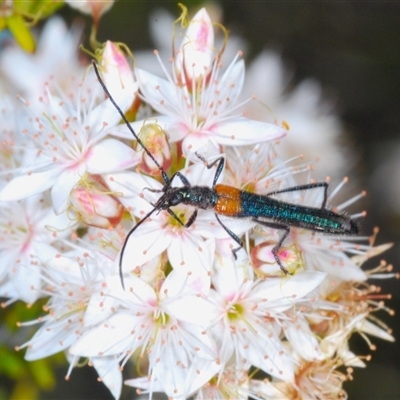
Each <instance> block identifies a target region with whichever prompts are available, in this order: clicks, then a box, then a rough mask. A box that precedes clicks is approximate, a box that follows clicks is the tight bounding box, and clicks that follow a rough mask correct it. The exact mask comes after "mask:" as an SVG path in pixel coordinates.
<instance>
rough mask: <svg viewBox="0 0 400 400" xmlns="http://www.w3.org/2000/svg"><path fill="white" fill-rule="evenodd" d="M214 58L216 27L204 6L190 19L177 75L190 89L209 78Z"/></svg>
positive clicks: (182, 45) (178, 55)
mask: <svg viewBox="0 0 400 400" xmlns="http://www.w3.org/2000/svg"><path fill="white" fill-rule="evenodd" d="M213 60H214V29H213V26H212V22H211V19H210V16H209V15H208V13H207V11H206V9H205V8H202V9H201V10H200V11H199V12H198V13H197V14H196V15H195V16H194V17H193V19H192V20H191V21H190V23H189V27H188V28H187V30H186V32H185V34H184V37H183V41H182V43H181V46H180V51H179V53H178V54H177V57H176V62H175V66H176V68H177V71H178V73H177V76H178V77H180V78H181V79H182V81H183V82H182V83H185V84H186V85H187V86H188V88H189V90H191V89H192V85H193V83H194V84H195V85H197V84H199V83H201V82H202V81H203V80H204V79H207V77H208V76H209V74H210V72H211V65H212V62H213Z"/></svg>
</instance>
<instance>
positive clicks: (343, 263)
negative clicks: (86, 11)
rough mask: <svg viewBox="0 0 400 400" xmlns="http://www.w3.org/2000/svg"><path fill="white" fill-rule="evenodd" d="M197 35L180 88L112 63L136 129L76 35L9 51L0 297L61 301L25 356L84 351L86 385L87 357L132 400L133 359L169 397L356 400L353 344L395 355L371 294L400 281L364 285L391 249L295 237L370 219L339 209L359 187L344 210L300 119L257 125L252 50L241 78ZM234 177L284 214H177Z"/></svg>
mask: <svg viewBox="0 0 400 400" xmlns="http://www.w3.org/2000/svg"><path fill="white" fill-rule="evenodd" d="M181 37H182V40H181V43H180V45H179V46H177V48H176V49H174V53H173V58H172V63H171V72H169V70H168V68H167V67H166V66H165V65H164V64H163V62H162V60H161V58H160V56H159V54H158V53H157V52H155V54H154V60H155V62H160V65H161V68H162V70H163V72H164V77H158V76H156V75H154V74H152V73H150V72H148V71H146V70H145V69H139V68H134V69H132V68H131V67H130V66H129V63H128V62H127V59H126V57H125V55H124V53H123V52H122V48H121V46H118V45H116V44H114V43H112V42H106V43H105V44H104V45H101V46H99V48H98V49H96V54H95V58H96V61H97V64H98V68H99V71H100V74H101V79H102V81H103V82H104V84H105V86H106V87H107V88H108V90H109V91H110V93H111V95H112V98H113V99H114V101H115V102H116V104H118V107H119V108H120V110H121V112H122V113H124V114H125V115H127V118H129V120H131V121H133V122H131V123H130V126H128V125H127V124H125V123H121V115H120V114H119V112H118V110H117V109H116V108H115V107H114V105H113V103H112V102H111V101H110V100H109V99H108V97H107V96H106V95H105V93H104V91H103V88H102V87H101V85H100V83H99V82H98V79H97V77H96V75H95V73H94V70H93V68H92V66H91V64H90V63H89V62H88V61H86V62H82V60H79V59H78V57H77V52H76V49H77V47H78V40H79V35H77V32H73V33H71V34H67V32H66V31H65V27H64V25H63V24H62V22H61V21H60V20H57V19H52V20H50V21H49V22H48V24H47V26H46V28H45V30H44V32H43V33H42V37H41V41H40V43H39V48H38V52H37V53H36V54H35V55H25V54H23V53H22V52H21V51H20V50H19V49H18V48H16V47H13V46H10V47H9V48H7V49H5V50H4V51H3V53H2V55H1V58H0V69H1V73H2V75H1V76H2V81H1V82H0V85H1V86H0V90H1V100H0V101H1V110H2V113H1V119H2V123H1V126H2V129H1V136H2V151H1V153H0V163H1V165H2V169H1V170H2V172H1V175H0V205H1V209H0V218H1V225H2V227H3V229H2V236H1V241H0V254H1V261H2V263H1V269H0V295H1V296H2V297H5V298H7V300H6V301H5V302H4V304H3V305H4V306H5V305H10V304H11V303H13V302H15V301H17V300H22V301H24V302H26V303H28V304H32V303H33V302H35V301H36V300H38V299H39V298H43V297H46V298H47V299H48V300H47V303H46V305H45V307H44V311H45V315H44V316H42V317H40V318H39V319H38V320H37V321H30V322H21V324H20V325H21V326H23V325H27V324H29V325H31V324H32V323H35V322H37V323H38V324H41V325H40V327H39V328H38V330H37V331H36V333H35V334H34V336H33V337H32V338H31V339H30V340H28V341H27V342H26V343H24V344H22V345H21V346H19V349H22V348H26V353H25V358H26V359H27V360H36V359H40V358H45V357H48V356H50V355H52V354H55V353H58V352H60V351H64V352H65V354H66V357H67V359H68V361H69V365H70V367H69V370H68V373H67V377H69V376H70V374H71V372H72V369H73V368H74V366H76V365H77V364H78V362H80V361H81V360H82V359H83V358H84V359H86V360H87V362H88V363H89V364H90V365H92V366H93V367H94V368H95V369H96V370H97V372H98V375H99V377H100V379H101V380H102V381H103V382H104V384H105V385H106V386H107V387H108V388H109V390H110V391H111V393H112V394H113V396H114V397H115V398H116V399H118V398H119V397H120V394H121V389H122V382H123V377H122V370H123V367H124V366H125V365H126V364H127V363H131V362H134V363H136V365H137V369H138V370H140V371H141V372H142V376H140V377H136V378H133V379H129V380H127V381H125V384H127V385H130V386H134V387H136V388H137V389H138V391H140V392H141V393H149V394H150V396H152V394H153V393H155V392H159V391H161V392H164V393H166V394H167V395H168V396H169V398H173V399H186V398H188V397H190V396H194V398H197V399H204V398H210V399H213V398H215V399H217V398H218V399H220V398H235V399H236V398H237V399H239V398H240V399H245V398H248V397H250V398H254V399H270V398H279V399H280V398H299V399H301V398H304V399H312V398H314V399H328V398H342V397H343V396H345V392H344V391H343V389H342V383H343V381H344V380H346V379H347V378H348V376H349V374H350V371H349V370H348V371H347V372H344V371H343V370H341V369H340V367H343V366H345V367H348V368H351V367H353V366H364V362H363V361H362V359H361V358H360V357H358V356H357V355H355V354H353V353H352V352H351V350H350V349H349V342H348V341H349V338H350V337H351V335H352V334H353V333H354V332H357V331H358V332H361V333H368V334H372V335H375V336H378V337H381V338H383V339H386V340H393V338H392V336H391V335H390V333H389V332H388V331H387V330H385V329H384V328H382V327H380V326H378V325H377V324H376V323H374V322H376V318H374V319H371V318H370V316H371V313H372V312H373V311H376V310H378V309H380V308H383V304H382V303H381V302H376V301H375V300H374V299H375V298H376V295H375V292H377V291H378V288H377V287H376V286H372V285H369V284H368V283H367V279H368V278H370V277H371V276H375V277H379V276H380V275H386V276H390V274H384V272H387V271H388V270H389V269H390V267H389V266H387V265H386V264H384V263H381V264H380V265H379V266H378V267H377V268H375V269H374V270H370V271H366V270H363V269H361V266H362V264H363V263H364V262H365V261H366V260H367V259H369V258H370V257H372V256H375V255H377V254H380V253H381V252H383V251H384V250H386V248H387V247H388V245H381V246H374V240H373V238H368V237H360V236H337V235H333V234H330V232H331V231H330V230H329V229H326V232H325V233H324V232H322V233H318V232H315V230H317V229H314V230H313V229H311V230H310V229H307V226H306V225H301V224H300V225H299V227H292V226H291V225H293V223H290V222H288V219H287V218H285V204H287V203H290V204H295V205H298V206H299V210H302V211H304V212H305V213H306V214H307V213H312V210H316V209H321V210H322V212H324V211H325V208H326V203H328V208H329V209H331V208H333V209H334V215H343V218H344V219H345V220H346V221H353V220H354V219H357V218H360V217H362V216H363V213H360V214H354V215H350V216H344V211H343V209H344V207H347V206H348V205H349V204H351V203H353V202H354V201H356V200H357V199H358V198H359V196H356V197H354V198H353V199H350V200H349V201H347V202H346V203H343V204H342V205H336V206H335V207H333V205H332V199H333V197H334V195H335V194H336V193H337V192H338V191H339V189H340V188H341V187H342V186H343V184H344V183H345V181H344V182H343V184H341V185H339V187H338V188H337V189H336V190H334V191H331V193H330V195H329V196H327V192H326V191H325V189H326V185H312V183H313V180H312V177H311V174H312V168H311V166H310V165H309V164H306V163H300V164H296V159H291V160H289V161H285V160H283V159H282V158H281V157H279V155H278V152H279V143H278V142H279V140H280V139H282V141H284V140H285V138H284V136H285V135H286V133H287V128H288V124H287V123H286V122H284V121H282V122H278V121H275V122H274V123H268V122H261V121H256V120H253V119H249V118H248V117H247V116H245V115H243V113H242V112H241V111H240V110H241V109H242V107H243V105H244V104H246V107H248V108H251V102H252V98H249V99H248V100H241V93H242V89H243V85H244V82H245V68H244V61H243V60H242V59H241V57H242V54H241V53H238V54H237V55H236V56H235V57H234V58H233V60H232V61H230V62H228V64H227V65H226V64H225V60H224V57H223V56H224V54H223V49H224V47H222V50H219V51H217V52H216V50H215V49H216V46H215V44H214V28H213V24H212V21H211V19H210V17H209V15H208V13H207V11H206V10H205V9H202V10H200V11H199V12H198V13H197V14H196V15H195V16H194V17H193V18H192V19H191V20H190V21H188V26H187V29H186V30H184V31H183V32H182V35H181ZM55 52H59V56H55V54H54V53H55ZM57 54H58V53H57ZM17 65H18V68H17V67H15V68H14V67H12V66H17ZM22 71H24V72H22ZM25 71H28V72H29V74H28V73H26V72H25ZM3 77H4V79H3ZM15 93H18V97H17V96H15ZM285 118H286V119H287V120H288V121H289V122H290V115H287V116H286V117H285ZM131 129H133V130H134V132H136V133H135V134H132V131H131ZM144 146H145V148H144ZM217 160H220V161H219V162H218V161H217ZM221 160H224V163H222V161H221ZM218 166H224V168H223V169H222V168H218ZM166 171H168V172H169V173H171V175H168V176H171V177H172V178H168V176H167V175H166ZM217 178H218V183H224V184H226V185H229V186H230V187H232V188H233V187H234V188H238V189H239V190H245V191H247V192H249V193H250V194H252V193H254V194H255V193H257V194H260V195H264V196H265V197H264V198H272V199H275V200H277V201H278V203H276V204H279V205H280V207H281V209H280V210H281V211H279V212H280V214H278V215H277V216H275V217H272V218H273V219H272V220H270V219H266V220H264V219H262V218H261V219H260V218H257V219H258V220H255V219H251V218H232V217H229V215H231V216H233V217H235V215H236V216H238V215H239V212H238V211H235V212H232V209H230V211H229V212H228V211H224V210H225V209H223V208H221V209H220V210H219V215H216V214H214V212H213V209H212V207H206V206H204V207H199V208H205V209H204V210H202V209H200V210H196V209H194V208H193V207H192V206H190V205H185V204H183V203H184V202H183V201H182V200H181V201H176V203H177V204H176V206H173V207H172V208H170V207H169V206H168V207H167V206H166V207H163V205H162V204H160V202H159V199H160V197H161V196H162V195H163V194H165V193H166V190H167V189H168V188H172V187H186V188H190V187H197V188H202V187H207V188H212V189H214V190H213V195H214V196H217V195H218V190H217V189H215V185H216V183H217V182H216V180H217ZM307 184H309V185H308V186H306V185H307ZM190 185H191V186H190ZM299 186H300V187H299ZM288 188H289V189H288ZM221 190H222V189H221ZM226 190H231V189H226ZM200 192H201V189H200ZM204 193H205V192H201V193H200V195H199V197H196V199H195V200H194V202H197V204H199V205H201V206H202V205H204V204H205V203H204V202H202V201H203V200H204V199H201V198H200V197H201V196H202V195H204ZM207 193H208V192H207ZM232 193H238V192H236V191H235V190H234V189H232ZM193 196H194V197H195V195H193ZM267 196H268V197H267ZM360 196H361V195H360ZM230 201H231V203H232V202H233V203H235V206H240V202H241V198H240V197H238V196H236V197H235V195H232V199H231V200H230ZM156 204H157V207H156V206H155V205H156ZM242 206H243V207H244V205H242ZM227 207H228V206H227ZM229 207H231V206H229ZM263 207H267V208H268V207H269V206H268V204H266V203H265V204H263ZM207 208H209V209H207ZM250 211H251V210H249V212H250ZM253 212H255V211H253ZM227 215H228V216H227ZM253 215H254V216H256V217H259V216H258V215H256V214H253ZM310 215H311V214H310ZM311 216H312V215H311ZM352 223H353V222H352ZM295 225H296V224H295ZM302 226H303V227H302ZM322 230H323V229H322ZM286 232H288V235H287V236H286ZM238 242H242V243H243V246H239V247H238ZM283 269H284V270H286V271H288V272H289V273H288V274H285V273H284V272H283V271H282V270H283ZM256 372H257V373H256ZM335 396H336V397H335Z"/></svg>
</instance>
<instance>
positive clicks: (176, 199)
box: [170, 192, 182, 206]
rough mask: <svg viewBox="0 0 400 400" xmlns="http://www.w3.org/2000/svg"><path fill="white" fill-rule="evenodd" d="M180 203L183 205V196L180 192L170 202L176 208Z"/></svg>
mask: <svg viewBox="0 0 400 400" xmlns="http://www.w3.org/2000/svg"><path fill="white" fill-rule="evenodd" d="M180 203H182V194H181V193H179V192H178V193H175V196H174V197H173V198H172V199H171V200H170V205H171V206H176V205H178V204H180Z"/></svg>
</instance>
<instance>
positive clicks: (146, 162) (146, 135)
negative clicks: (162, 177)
mask: <svg viewBox="0 0 400 400" xmlns="http://www.w3.org/2000/svg"><path fill="white" fill-rule="evenodd" d="M139 138H140V140H141V141H142V142H143V144H144V145H145V146H146V147H147V149H148V150H149V151H150V153H151V154H152V155H153V157H154V158H155V159H156V160H157V162H158V164H159V165H161V167H162V168H163V169H164V170H167V169H168V168H169V167H170V165H171V162H172V153H171V147H170V146H169V142H168V138H167V134H166V133H165V131H164V130H163V129H162V128H161V127H160V125H157V124H154V123H149V124H145V125H143V126H142V128H141V129H140V131H139ZM135 149H136V150H140V149H141V148H140V145H138V144H136V147H135ZM139 166H140V169H141V170H142V171H143V172H145V173H146V174H149V175H152V176H158V175H159V173H160V171H159V169H158V167H157V166H156V164H155V163H154V161H153V160H152V159H151V158H150V157H149V156H148V154H147V153H146V152H143V156H142V162H141V164H140V165H139Z"/></svg>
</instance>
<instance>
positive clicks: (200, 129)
mask: <svg viewBox="0 0 400 400" xmlns="http://www.w3.org/2000/svg"><path fill="white" fill-rule="evenodd" d="M211 30H212V24H211V22H210V19H209V17H208V15H207V12H206V11H205V10H204V9H202V10H200V11H199V12H198V14H196V15H195V16H194V17H193V20H192V24H191V25H189V29H188V31H187V32H186V33H187V35H188V36H186V35H185V36H184V37H185V39H184V40H183V42H182V45H181V47H180V51H179V53H178V57H177V59H176V61H175V63H174V68H173V71H172V74H173V75H172V77H171V76H170V75H169V74H168V73H167V72H166V70H165V68H164V72H165V74H166V77H167V80H165V79H162V78H159V77H157V76H155V75H152V74H150V73H148V72H146V71H144V70H141V69H138V70H137V71H136V75H137V79H138V83H139V87H140V90H141V93H142V95H143V98H144V100H145V101H146V102H147V103H148V104H150V105H151V106H152V107H153V108H154V109H155V110H156V111H157V112H158V113H160V114H161V115H159V116H157V123H158V124H160V125H161V126H162V128H163V129H165V130H166V131H167V132H168V135H169V136H170V140H171V141H172V142H177V141H180V140H183V143H182V147H183V151H184V154H186V155H187V154H189V153H190V152H193V151H196V150H198V149H199V148H200V147H201V146H203V145H205V144H206V143H207V142H208V141H209V140H210V141H211V142H212V143H213V144H214V145H215V146H218V145H229V146H233V145H243V144H251V143H258V142H262V141H270V140H273V139H276V138H279V137H281V136H283V135H284V134H285V130H284V129H283V128H281V127H278V126H276V125H273V124H268V123H262V122H257V121H254V120H250V119H248V118H245V117H243V116H242V115H240V113H239V112H238V109H239V106H240V105H241V104H239V103H238V102H237V101H238V97H239V95H240V92H241V90H242V85H243V81H244V63H243V61H237V59H238V57H239V54H238V55H237V57H236V58H235V59H234V60H233V61H232V62H231V64H230V65H229V66H228V68H227V69H226V70H225V72H224V73H223V74H222V76H220V74H221V61H220V59H219V56H218V57H216V59H215V60H214V61H213V63H212V65H211V64H210V63H211V61H212V57H211V56H210V50H211V49H212V47H213V46H212V43H213V35H212V34H211ZM202 41H204V42H202ZM188 60H191V61H188ZM188 63H189V64H190V63H191V64H190V65H188ZM190 77H193V79H192V78H190ZM142 124H143V121H138V122H136V123H134V124H133V125H132V126H133V127H134V129H137V128H140V127H141V125H142Z"/></svg>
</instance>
